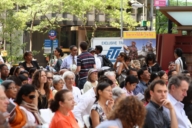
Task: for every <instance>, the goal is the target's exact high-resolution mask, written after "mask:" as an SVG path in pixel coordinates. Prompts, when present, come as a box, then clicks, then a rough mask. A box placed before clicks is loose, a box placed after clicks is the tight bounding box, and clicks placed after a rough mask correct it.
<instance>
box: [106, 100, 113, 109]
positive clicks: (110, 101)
mask: <svg viewBox="0 0 192 128" xmlns="http://www.w3.org/2000/svg"><path fill="white" fill-rule="evenodd" d="M113 105H114V100H113V99H110V100H108V105H107V106H108V107H109V108H113Z"/></svg>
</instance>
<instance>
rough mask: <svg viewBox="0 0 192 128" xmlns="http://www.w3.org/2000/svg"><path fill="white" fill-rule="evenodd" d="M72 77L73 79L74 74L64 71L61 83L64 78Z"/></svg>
mask: <svg viewBox="0 0 192 128" xmlns="http://www.w3.org/2000/svg"><path fill="white" fill-rule="evenodd" d="M70 75H72V76H73V77H74V79H75V74H74V73H73V72H71V71H66V72H65V73H64V74H63V81H64V82H65V78H66V77H68V76H70Z"/></svg>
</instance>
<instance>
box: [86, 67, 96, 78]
mask: <svg viewBox="0 0 192 128" xmlns="http://www.w3.org/2000/svg"><path fill="white" fill-rule="evenodd" d="M93 72H98V70H97V69H95V68H91V69H90V70H89V71H88V76H89V75H91V73H93Z"/></svg>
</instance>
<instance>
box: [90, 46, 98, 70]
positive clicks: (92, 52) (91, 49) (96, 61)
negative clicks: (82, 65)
mask: <svg viewBox="0 0 192 128" xmlns="http://www.w3.org/2000/svg"><path fill="white" fill-rule="evenodd" d="M88 52H89V53H91V54H92V55H93V56H94V57H95V64H96V68H97V69H101V60H100V59H99V58H98V57H97V56H95V49H93V48H89V49H88Z"/></svg>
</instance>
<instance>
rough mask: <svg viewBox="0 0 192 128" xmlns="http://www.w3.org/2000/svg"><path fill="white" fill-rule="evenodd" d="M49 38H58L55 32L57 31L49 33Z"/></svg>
mask: <svg viewBox="0 0 192 128" xmlns="http://www.w3.org/2000/svg"><path fill="white" fill-rule="evenodd" d="M49 36H50V37H56V36H57V33H56V31H55V30H51V31H49Z"/></svg>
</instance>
